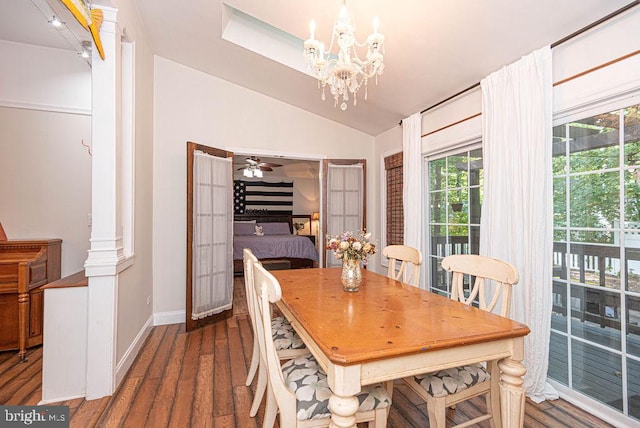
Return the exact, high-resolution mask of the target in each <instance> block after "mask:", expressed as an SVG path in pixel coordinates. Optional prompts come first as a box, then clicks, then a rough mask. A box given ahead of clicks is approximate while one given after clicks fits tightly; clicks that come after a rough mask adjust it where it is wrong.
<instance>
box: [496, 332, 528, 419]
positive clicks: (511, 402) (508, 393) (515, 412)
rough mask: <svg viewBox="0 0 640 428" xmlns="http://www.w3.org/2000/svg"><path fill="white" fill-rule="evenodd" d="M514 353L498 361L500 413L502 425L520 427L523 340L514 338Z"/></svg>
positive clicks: (522, 398) (522, 395) (521, 416)
mask: <svg viewBox="0 0 640 428" xmlns="http://www.w3.org/2000/svg"><path fill="white" fill-rule="evenodd" d="M514 345H515V346H514V353H513V355H512V356H511V357H508V358H504V359H502V360H500V361H499V362H498V367H499V368H500V370H501V374H500V415H501V419H502V426H503V427H506V428H516V427H518V428H521V427H522V426H523V424H524V400H525V395H524V388H522V384H523V382H524V380H523V379H522V377H523V376H524V375H525V373H526V372H527V370H526V369H525V368H524V366H523V365H522V363H521V361H522V358H523V357H522V354H523V346H524V342H523V341H522V340H521V339H520V340H515V343H514Z"/></svg>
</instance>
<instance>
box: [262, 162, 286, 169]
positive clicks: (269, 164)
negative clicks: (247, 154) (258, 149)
mask: <svg viewBox="0 0 640 428" xmlns="http://www.w3.org/2000/svg"><path fill="white" fill-rule="evenodd" d="M260 166H266V167H269V168H277V167H279V166H282V165H280V164H279V163H271V162H260Z"/></svg>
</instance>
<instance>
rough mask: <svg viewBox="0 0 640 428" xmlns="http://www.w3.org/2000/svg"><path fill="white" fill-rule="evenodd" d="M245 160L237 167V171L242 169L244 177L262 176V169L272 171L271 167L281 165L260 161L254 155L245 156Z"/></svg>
mask: <svg viewBox="0 0 640 428" xmlns="http://www.w3.org/2000/svg"><path fill="white" fill-rule="evenodd" d="M245 162H246V163H245V165H244V166H243V167H242V168H238V171H241V170H244V176H245V177H262V171H273V168H277V167H280V166H282V165H280V164H279V163H272V162H261V161H260V159H259V158H257V157H255V156H250V157H248V158H246V159H245Z"/></svg>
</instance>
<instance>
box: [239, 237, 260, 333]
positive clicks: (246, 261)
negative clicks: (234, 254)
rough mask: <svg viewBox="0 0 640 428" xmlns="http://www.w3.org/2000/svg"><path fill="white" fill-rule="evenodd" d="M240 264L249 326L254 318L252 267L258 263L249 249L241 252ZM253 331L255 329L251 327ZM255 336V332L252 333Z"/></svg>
mask: <svg viewBox="0 0 640 428" xmlns="http://www.w3.org/2000/svg"><path fill="white" fill-rule="evenodd" d="M242 262H243V265H244V292H245V295H246V298H247V312H249V318H250V319H251V325H252V326H253V325H255V323H256V316H255V311H254V307H253V306H254V304H253V300H254V298H255V290H254V289H253V265H254V264H255V263H260V262H259V261H258V258H257V257H256V256H255V255H254V254H253V251H251V250H250V249H249V248H244V249H243V250H242ZM253 328H254V330H255V327H253ZM253 334H255V331H254V332H253Z"/></svg>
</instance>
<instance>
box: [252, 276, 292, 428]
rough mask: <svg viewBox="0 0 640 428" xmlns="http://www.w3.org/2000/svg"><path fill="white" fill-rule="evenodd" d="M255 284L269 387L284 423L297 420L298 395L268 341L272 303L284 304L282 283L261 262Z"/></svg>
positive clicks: (256, 306)
mask: <svg viewBox="0 0 640 428" xmlns="http://www.w3.org/2000/svg"><path fill="white" fill-rule="evenodd" d="M253 281H254V288H255V293H256V296H257V298H256V301H255V308H256V318H258V319H257V320H256V324H257V325H258V326H259V341H260V351H261V357H262V358H264V359H265V362H266V365H267V372H268V377H269V385H270V387H271V388H272V389H271V391H272V392H273V394H274V396H275V399H276V402H277V403H278V407H279V409H280V413H281V414H282V416H281V420H289V421H290V420H295V402H296V401H295V395H293V393H292V392H291V391H289V389H287V387H286V385H285V383H284V376H283V374H282V367H281V366H280V358H279V357H278V352H277V351H276V348H275V344H274V343H273V340H267V338H269V339H270V338H271V337H273V331H272V327H271V304H272V303H276V302H278V301H280V299H281V297H282V290H281V288H280V284H279V283H278V280H277V279H275V278H274V276H273V275H272V274H271V273H269V272H268V271H267V270H266V269H265V268H264V266H262V265H261V264H260V263H256V264H254V269H253ZM292 418H293V419H292Z"/></svg>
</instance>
